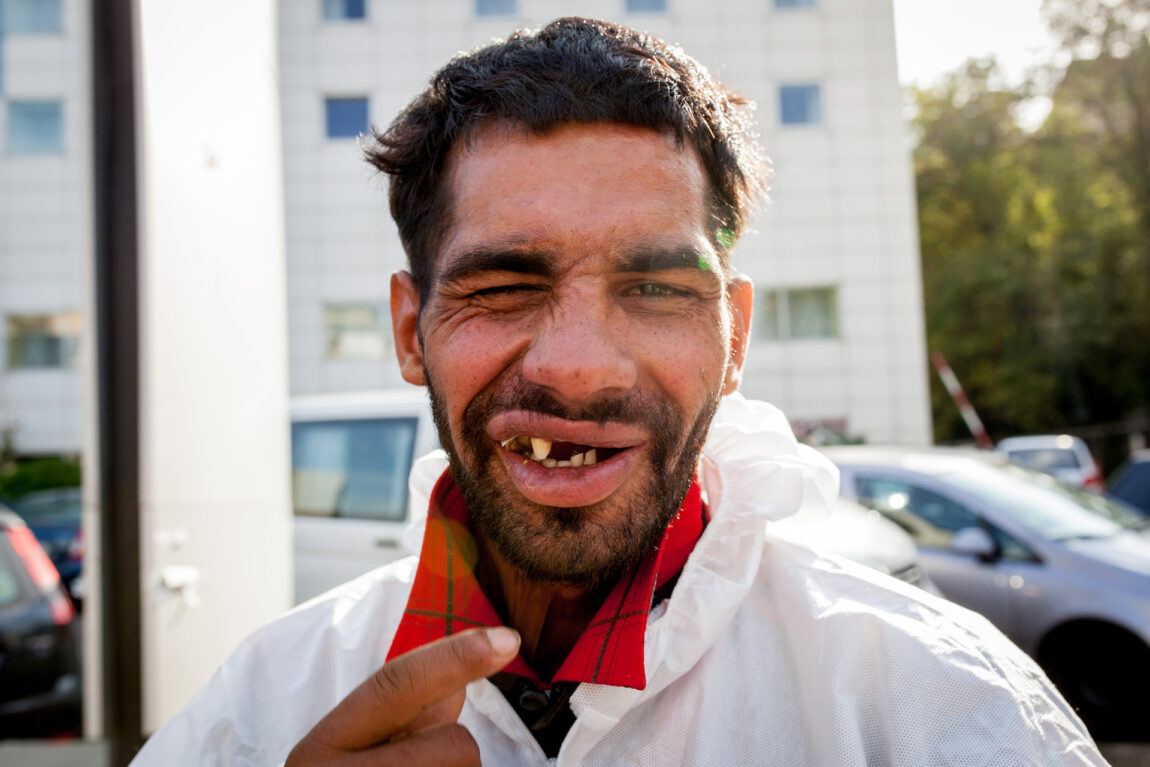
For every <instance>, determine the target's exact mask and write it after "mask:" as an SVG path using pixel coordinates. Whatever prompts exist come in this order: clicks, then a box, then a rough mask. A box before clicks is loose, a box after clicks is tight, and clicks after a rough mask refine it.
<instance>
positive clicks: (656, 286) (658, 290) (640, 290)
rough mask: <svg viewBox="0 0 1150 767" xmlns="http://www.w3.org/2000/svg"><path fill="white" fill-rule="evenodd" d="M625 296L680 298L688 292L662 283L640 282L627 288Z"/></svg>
mask: <svg viewBox="0 0 1150 767" xmlns="http://www.w3.org/2000/svg"><path fill="white" fill-rule="evenodd" d="M625 294H626V295H630V296H637V297H639V298H680V297H683V296H686V295H688V292H687V291H686V290H683V289H682V288H678V287H675V286H674V285H668V284H666V283H663V282H640V283H639V284H637V285H632V286H631V287H629V288H627V290H626V293H625Z"/></svg>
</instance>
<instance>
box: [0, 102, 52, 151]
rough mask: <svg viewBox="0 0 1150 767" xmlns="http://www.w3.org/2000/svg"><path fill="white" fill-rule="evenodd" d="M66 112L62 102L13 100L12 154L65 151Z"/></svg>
mask: <svg viewBox="0 0 1150 767" xmlns="http://www.w3.org/2000/svg"><path fill="white" fill-rule="evenodd" d="M63 111H64V110H63V108H62V107H61V105H60V102H59V101H10V102H9V103H8V151H9V153H11V154H56V153H58V152H62V151H64V129H63Z"/></svg>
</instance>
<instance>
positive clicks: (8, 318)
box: [3, 311, 81, 372]
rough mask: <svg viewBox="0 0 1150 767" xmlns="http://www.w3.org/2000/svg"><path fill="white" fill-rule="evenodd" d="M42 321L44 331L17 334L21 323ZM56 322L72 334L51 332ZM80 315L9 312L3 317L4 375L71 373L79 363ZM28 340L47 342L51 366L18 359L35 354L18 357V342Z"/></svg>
mask: <svg viewBox="0 0 1150 767" xmlns="http://www.w3.org/2000/svg"><path fill="white" fill-rule="evenodd" d="M36 321H42V322H44V324H45V325H46V327H47V330H45V331H43V332H38V333H18V332H17V326H18V325H19V324H20V323H21V322H24V323H28V324H31V323H34V322H36ZM57 322H59V323H61V324H63V325H71V326H72V328H73V329H74V332H72V333H62V332H57V333H52V332H50V331H51V330H52V325H53V324H56V323H57ZM80 335H81V328H80V314H79V312H69V311H63V312H37V313H30V312H26V313H11V314H7V315H5V318H4V368H3V369H4V370H7V371H8V372H16V371H24V370H74V369H76V367H77V366H78V364H79V352H80ZM32 340H40V341H49V342H51V343H53V344H54V346H55V348H54V349H53V352H52V355H51V356H53V357H54V358H55V361H54V362H53V363H51V364H40V363H32V364H29V363H28V362H22V361H21V357H22V356H28V357H32V358H34V359H35V358H36V355H22V354H20V353H19V352H18V349H19V348H20V345H21V344H22V343H27V342H28V341H32Z"/></svg>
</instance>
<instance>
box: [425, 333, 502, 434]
mask: <svg viewBox="0 0 1150 767" xmlns="http://www.w3.org/2000/svg"><path fill="white" fill-rule="evenodd" d="M478 324H479V323H464V324H461V325H458V326H456V327H452V328H450V329H445V330H442V331H440V332H436V333H434V334H431V335H429V336H428V337H427V338H426V339H425V342H424V360H425V364H426V366H427V370H428V374H429V376H430V377H431V380H432V383H433V384H434V385H435V387H436V389H437V391H439V392H440V396H441V397H442V398H443V400H444V405H445V406H446V407H447V410H448V414H449V415H450V416H451V418H452V420H453V421H456V420H457V419H458V417H459V416H460V415H461V414H462V413H463V410H464V409H465V408H466V407H467V406H468V404H470V402H471V400H472V399H474V398H475V396H476V395H477V394H479V393H480V392H481V391H483V390H484V389H486V388H487V387H489V386H491V385H492V384H493V383H494V382H496V381H497V380H499V378H500V376H501V375H502V374H503V372H504V371H506V370H507V369H508V367H509V366H510V365H511V363H512V362H513V360H514V359H515V357H516V348H517V347H518V345H519V344H520V342H519V341H517V340H516V338H515V336H514V334H509V333H507V332H502V333H501V332H498V330H492V329H485V328H480V327H477V325H478Z"/></svg>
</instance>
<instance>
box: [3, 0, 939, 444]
mask: <svg viewBox="0 0 1150 767" xmlns="http://www.w3.org/2000/svg"><path fill="white" fill-rule="evenodd" d="M86 8H87V3H86V2H83V1H82V0H0V9H2V10H0V430H4V429H11V430H12V434H13V435H14V437H15V446H16V448H17V451H18V452H19V453H21V454H25V455H30V454H51V453H76V452H79V449H80V445H81V424H82V414H81V401H82V397H81V391H80V375H79V368H78V366H77V362H76V358H77V349H78V348H79V343H80V340H81V339H82V338H83V337H84V336H83V335H82V333H81V330H82V329H81V328H80V320H79V318H80V316H81V314H82V312H81V311H80V310H81V308H82V302H83V301H84V300H85V296H84V294H83V291H84V288H83V285H84V278H83V270H84V269H85V268H86V266H85V265H86V262H87V259H88V257H89V253H90V252H91V235H90V228H91V219H90V213H89V211H90V207H91V206H90V197H91V195H90V191H89V188H90V171H89V168H90V165H91V147H90V133H91V129H90V119H89V112H90V109H89V103H88V100H89V94H88V88H89V82H88V58H87V57H88V46H87V35H88V22H87V18H86V15H85V14H86V13H87V11H86ZM279 11H280V18H279V25H280V29H279V39H280V62H279V63H280V74H281V88H282V92H281V101H282V109H283V142H284V178H285V186H286V189H285V199H286V203H285V204H286V221H287V231H286V235H287V247H288V251H287V252H288V289H289V299H288V301H289V304H288V314H289V321H290V328H289V333H290V344H291V347H290V361H291V387H292V393H293V394H307V393H315V392H327V391H338V390H354V389H364V388H377V387H388V386H398V385H401V383H402V382H401V379H400V377H399V374H398V371H397V369H396V366H395V363H394V361H393V357H392V354H391V349H390V330H389V328H388V311H387V293H388V278H389V276H390V274H391V273H392V272H393V271H394V270H396V269H398V268H401V267H402V265H403V252H402V249H401V248H400V245H399V241H398V237H397V235H396V233H395V229H394V226H393V224H392V222H391V218H390V216H389V215H388V213H387V201H386V190H385V185H384V182H383V180H382V179H380V178H378V177H376V176H373V175H372V173H371V170H370V168H369V167H368V166H367V164H366V163H364V162H363V161H362V160H361V159H360V155H359V151H358V149H357V146H356V140H355V136H356V135H357V134H358V133H359V132H360V131H361V130H363V128H364V126H365V125H366V124H367V122H368V121H370V122H371V123H374V124H375V125H377V126H380V127H383V126H386V125H387V124H388V123H389V122H390V121H391V119H392V117H393V116H394V115H395V114H396V113H397V112H398V110H399V109H400V108H402V107H403V106H404V105H405V104H406V103H407V101H408V100H409V99H410V98H411V97H412V96H414V95H415V94H416V93H417V92H418V91H420V90H421V89H422V88H423V87H424V85H425V84H426V82H427V80H428V78H429V77H430V75H431V74H432V73H433V72H434V71H435V70H436V69H437V68H438V67H439V66H441V65H442V64H443V63H444V62H445V61H446V60H447V59H448V58H449V57H450V56H451V55H453V54H454V53H455V52H457V51H459V50H463V49H466V48H470V47H472V46H474V45H476V44H478V43H481V42H483V41H486V40H488V39H490V38H492V37H497V36H503V35H505V34H506V33H507V32H509V31H510V30H511V29H513V28H515V27H519V26H530V25H537V24H541V23H545V22H546V21H549V20H550V19H552V18H555V17H558V16H562V15H570V14H580V15H588V16H595V17H600V18H608V19H612V20H617V21H619V22H621V23H625V24H628V25H630V26H634V27H638V28H641V29H646V30H649V31H651V32H652V33H654V34H657V35H659V36H661V37H664V38H665V39H668V40H670V41H673V42H677V43H679V44H681V45H682V46H683V47H684V48H685V49H686V50H687V51H688V52H689V53H691V54H692V55H694V56H696V57H697V58H699V59H700V60H701V61H702V62H703V63H704V64H706V65H707V66H708V67H710V68H711V69H712V70H713V71H715V72H716V73H717V74H718V75H719V76H720V77H721V79H723V80H724V81H726V82H727V83H729V84H730V85H732V86H733V87H735V88H736V89H738V90H740V91H742V92H743V93H745V94H747V95H748V96H750V97H751V98H753V99H755V100H756V101H757V103H758V106H759V109H758V118H759V129H760V131H761V133H762V136H763V139H764V141H765V143H766V145H767V149H768V152H769V154H770V155H771V157H772V159H773V161H774V166H775V177H774V181H773V192H772V197H773V201H772V203H771V205H770V206H769V207H768V208H767V209H766V211H765V212H764V213H762V214H761V215H760V216H759V217H758V219H757V221H756V222H755V224H754V229H755V231H752V232H751V233H749V234H748V235H746V236H745V237H744V239H743V240H742V242H741V243H740V244H739V246H738V248H737V249H736V251H735V257H734V263H735V265H736V267H738V268H740V269H741V270H743V271H744V272H746V273H748V274H750V275H751V277H752V278H754V280H755V283H756V285H757V286H758V300H757V303H756V309H755V328H754V333H753V344H752V349H751V352H750V356H749V363H748V365H749V369H748V371H747V375H746V378H745V382H744V384H743V391H744V392H745V393H746V394H747V395H749V396H752V397H757V398H763V399H767V400H770V401H772V402H774V403H776V404H778V405H779V406H780V407H782V408H783V409H784V411H786V412H787V413H788V415H790V416H791V418H792V419H793V420H794V421H795V422H796V426H797V428H798V430H799V431H800V432H803V431H805V430H806V429H808V428H810V427H814V426H818V425H824V426H829V427H831V428H832V429H834V430H837V431H840V432H843V433H845V434H846V435H848V436H852V437H862V438H865V439H867V440H868V441H872V442H878V441H898V442H908V443H925V442H929V441H930V413H929V400H928V388H927V382H928V368H927V362H926V355H925V340H924V332H923V313H922V296H921V279H920V274H919V258H918V237H917V230H916V221H915V210H914V181H913V176H912V170H911V164H910V152H909V148H908V142H907V140H906V136H905V128H904V125H903V121H902V111H901V110H902V101H901V92H900V88H899V85H898V77H897V69H896V63H895V44H894V21H893V14H892V8H891V0H582V1H581V2H578V1H570V2H563V1H561V0H386V1H385V0H281V2H280V4H279ZM237 119H239V117H237ZM189 151H204V150H203V149H202V148H195V147H192V148H189Z"/></svg>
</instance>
